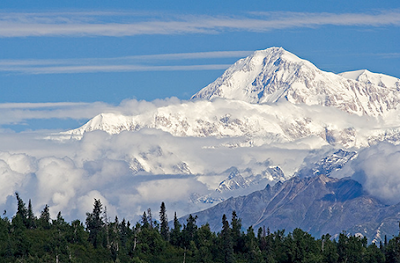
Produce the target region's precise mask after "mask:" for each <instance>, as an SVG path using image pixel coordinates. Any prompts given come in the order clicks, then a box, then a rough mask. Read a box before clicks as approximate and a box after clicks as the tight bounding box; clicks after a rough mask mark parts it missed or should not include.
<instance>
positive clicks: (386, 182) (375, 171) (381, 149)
mask: <svg viewBox="0 0 400 263" xmlns="http://www.w3.org/2000/svg"><path fill="white" fill-rule="evenodd" d="M399 160H400V146H399V145H393V144H390V143H387V142H381V143H378V144H376V145H373V146H371V147H369V148H365V149H363V150H362V151H360V153H359V154H358V157H357V158H356V159H354V160H353V161H351V162H350V163H349V164H348V165H346V166H345V167H344V168H343V169H342V170H340V171H337V172H335V173H333V174H332V176H334V177H339V178H342V177H351V178H352V179H354V180H356V181H358V182H359V183H361V184H362V185H363V187H364V189H365V190H367V191H368V192H369V193H370V194H371V195H373V196H375V197H376V198H378V199H380V200H381V201H383V202H384V203H386V204H396V203H398V202H400V196H399V192H400V162H399Z"/></svg>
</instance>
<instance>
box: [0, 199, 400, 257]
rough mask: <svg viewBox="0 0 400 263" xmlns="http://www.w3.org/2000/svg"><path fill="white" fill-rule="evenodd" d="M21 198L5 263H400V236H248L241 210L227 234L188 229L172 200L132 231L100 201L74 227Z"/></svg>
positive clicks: (6, 226) (7, 225) (4, 245)
mask: <svg viewBox="0 0 400 263" xmlns="http://www.w3.org/2000/svg"><path fill="white" fill-rule="evenodd" d="M16 197H17V201H18V207H17V212H16V214H15V216H14V217H12V219H9V218H7V217H2V218H1V220H0V262H85V263H88V262H149V263H150V262H179V263H182V262H400V236H399V235H398V236H394V237H393V238H392V239H390V240H389V241H386V238H385V242H383V243H382V242H381V243H380V244H379V246H377V245H375V244H369V245H368V242H367V239H366V238H360V237H356V236H351V235H346V234H345V233H341V234H340V235H339V237H338V238H337V240H336V239H332V237H331V236H330V235H329V234H327V235H323V236H322V237H321V238H319V239H315V238H314V237H312V236H311V235H310V234H308V233H307V232H304V231H302V230H301V229H295V230H293V232H291V233H288V234H286V233H285V231H284V230H278V231H276V232H273V233H271V232H270V231H269V230H268V228H267V229H265V228H259V229H257V231H255V230H254V229H253V228H252V227H249V228H248V229H247V231H246V232H244V231H242V224H241V220H240V219H239V218H238V217H237V215H236V213H235V212H233V213H232V215H231V218H230V221H228V219H227V217H226V215H223V217H222V222H221V225H222V230H221V232H219V233H214V232H212V231H211V230H210V226H209V225H208V224H206V225H203V226H201V227H198V226H197V225H196V220H197V217H193V216H192V215H189V217H188V219H187V221H186V224H183V225H181V224H180V222H179V221H178V219H177V217H176V213H175V217H174V220H173V227H172V228H171V229H170V228H169V225H168V219H167V215H166V207H165V204H164V203H162V204H161V207H160V211H159V215H158V220H154V218H153V216H152V213H151V210H150V209H149V210H147V213H146V212H144V213H143V216H142V219H141V222H138V223H136V225H134V226H132V225H131V224H130V223H129V222H127V221H126V220H125V219H123V220H122V221H120V220H119V219H118V218H117V217H115V219H114V221H113V222H110V220H109V219H108V217H107V212H106V209H103V206H102V204H101V202H100V200H97V199H95V201H94V206H93V211H92V212H91V213H87V214H86V221H85V222H84V223H83V222H80V221H79V220H75V221H73V222H71V223H67V222H65V220H64V219H63V217H62V215H61V212H60V213H58V215H57V218H56V219H55V220H51V219H50V214H49V207H48V206H47V205H46V206H45V207H44V209H43V211H42V212H41V214H40V217H39V218H36V217H35V216H34V214H33V213H32V204H31V201H30V200H29V203H28V207H26V205H25V203H24V202H23V200H22V199H21V198H20V197H19V195H18V194H16Z"/></svg>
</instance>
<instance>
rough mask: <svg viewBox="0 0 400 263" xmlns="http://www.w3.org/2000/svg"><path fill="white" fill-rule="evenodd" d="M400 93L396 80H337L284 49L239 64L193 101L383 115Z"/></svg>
mask: <svg viewBox="0 0 400 263" xmlns="http://www.w3.org/2000/svg"><path fill="white" fill-rule="evenodd" d="M399 90H400V80H399V79H397V78H394V77H390V76H386V75H383V74H376V73H372V72H369V71H367V70H360V71H353V72H348V73H342V74H340V75H336V74H334V73H330V72H324V71H322V70H320V69H318V68H317V67H316V66H315V65H313V64H312V63H311V62H309V61H307V60H304V59H301V58H299V57H297V56H296V55H294V54H292V53H290V52H288V51H286V50H284V49H283V48H281V47H272V48H268V49H265V50H259V51H255V52H254V53H253V54H252V55H250V56H248V57H246V58H243V59H240V60H238V61H237V62H236V63H235V64H234V65H232V66H231V67H230V68H228V69H227V70H226V71H225V72H224V74H223V75H222V76H221V77H219V78H218V79H217V80H215V81H214V82H213V83H211V84H209V85H208V86H206V87H205V88H203V89H202V90H200V91H199V92H198V93H196V94H195V95H193V97H192V99H207V100H213V99H215V98H224V99H231V100H242V101H245V102H249V103H275V102H278V101H289V102H291V103H293V104H307V105H322V106H330V107H336V108H339V109H340V110H343V111H346V112H348V113H353V114H357V115H369V116H379V115H383V114H384V113H385V112H387V111H389V110H391V109H395V108H397V106H398V105H399V103H400V92H399ZM371 92H372V93H373V94H371ZM372 95H373V96H372Z"/></svg>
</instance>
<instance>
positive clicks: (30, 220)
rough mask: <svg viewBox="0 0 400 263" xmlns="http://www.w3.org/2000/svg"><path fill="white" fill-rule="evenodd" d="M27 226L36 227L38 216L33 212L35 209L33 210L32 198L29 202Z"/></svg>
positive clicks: (29, 227)
mask: <svg viewBox="0 0 400 263" xmlns="http://www.w3.org/2000/svg"><path fill="white" fill-rule="evenodd" d="M27 228H28V229H33V228H36V218H35V215H34V214H33V211H32V202H31V199H29V203H28V218H27Z"/></svg>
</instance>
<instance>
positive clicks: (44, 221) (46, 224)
mask: <svg viewBox="0 0 400 263" xmlns="http://www.w3.org/2000/svg"><path fill="white" fill-rule="evenodd" d="M39 226H41V227H42V228H44V229H50V212H49V206H48V205H47V204H46V205H45V207H44V208H43V211H42V212H40V217H39Z"/></svg>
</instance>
